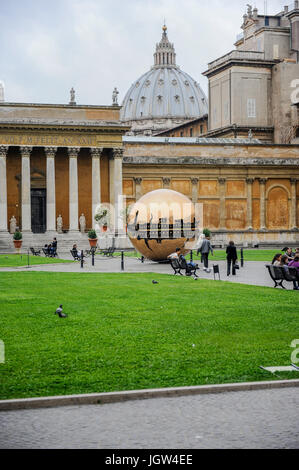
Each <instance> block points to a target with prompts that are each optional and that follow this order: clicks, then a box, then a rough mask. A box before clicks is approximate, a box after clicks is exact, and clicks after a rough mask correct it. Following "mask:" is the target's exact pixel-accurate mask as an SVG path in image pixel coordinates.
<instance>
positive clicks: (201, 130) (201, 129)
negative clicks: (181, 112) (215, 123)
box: [200, 124, 203, 134]
mask: <svg viewBox="0 0 299 470" xmlns="http://www.w3.org/2000/svg"><path fill="white" fill-rule="evenodd" d="M200 133H201V134H203V125H202V124H201V126H200Z"/></svg>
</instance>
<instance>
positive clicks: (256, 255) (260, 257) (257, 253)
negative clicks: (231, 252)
mask: <svg viewBox="0 0 299 470" xmlns="http://www.w3.org/2000/svg"><path fill="white" fill-rule="evenodd" d="M237 252H238V256H239V259H241V253H240V250H237ZM276 253H279V250H248V249H244V260H245V261H269V262H271V261H272V259H273V258H274V256H275V255H276ZM114 256H120V253H115V255H114ZM125 256H128V257H133V258H136V257H140V256H141V255H140V254H139V253H137V252H136V251H130V252H126V253H125ZM186 258H187V259H190V255H187V256H186ZM210 258H211V260H212V261H221V260H226V253H225V250H214V256H212V255H211V254H210ZM193 259H194V260H198V259H200V256H196V251H193Z"/></svg>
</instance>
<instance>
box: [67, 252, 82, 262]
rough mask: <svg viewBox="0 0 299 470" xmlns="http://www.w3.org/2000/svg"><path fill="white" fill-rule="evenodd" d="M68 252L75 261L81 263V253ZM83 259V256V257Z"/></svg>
mask: <svg viewBox="0 0 299 470" xmlns="http://www.w3.org/2000/svg"><path fill="white" fill-rule="evenodd" d="M70 252H71V255H72V257H73V258H74V260H75V261H81V253H79V251H77V250H70ZM83 258H84V255H83Z"/></svg>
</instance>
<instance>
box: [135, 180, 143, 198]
mask: <svg viewBox="0 0 299 470" xmlns="http://www.w3.org/2000/svg"><path fill="white" fill-rule="evenodd" d="M134 182H135V198H136V202H137V201H138V200H139V199H140V198H141V197H142V188H141V183H142V178H134Z"/></svg>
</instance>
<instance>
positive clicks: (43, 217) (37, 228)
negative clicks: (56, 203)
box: [31, 189, 47, 233]
mask: <svg viewBox="0 0 299 470" xmlns="http://www.w3.org/2000/svg"><path fill="white" fill-rule="evenodd" d="M46 211H47V206H46V189H31V230H32V232H33V233H45V232H46V228H47V227H46V225H47V212H46Z"/></svg>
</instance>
